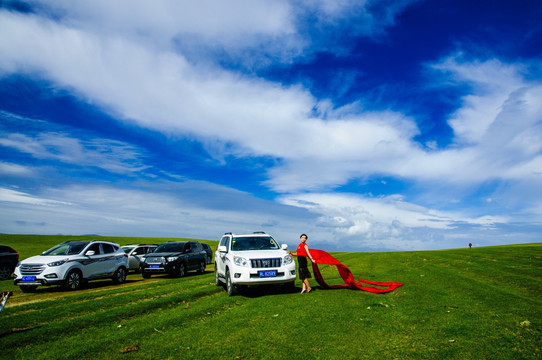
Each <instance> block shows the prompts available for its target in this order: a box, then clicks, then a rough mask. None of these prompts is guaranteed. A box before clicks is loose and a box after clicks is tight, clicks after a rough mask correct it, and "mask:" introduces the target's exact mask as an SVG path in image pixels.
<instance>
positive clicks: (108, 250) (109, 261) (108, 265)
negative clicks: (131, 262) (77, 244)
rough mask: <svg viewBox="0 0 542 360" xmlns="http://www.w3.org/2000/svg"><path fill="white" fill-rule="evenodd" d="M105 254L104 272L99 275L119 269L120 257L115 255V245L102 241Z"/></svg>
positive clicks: (103, 258)
mask: <svg viewBox="0 0 542 360" xmlns="http://www.w3.org/2000/svg"><path fill="white" fill-rule="evenodd" d="M101 245H102V251H103V255H102V258H101V262H102V268H103V272H101V273H100V274H99V275H100V276H101V275H111V274H113V273H114V272H115V270H117V265H118V258H117V256H116V255H115V250H116V249H115V247H114V246H113V245H111V244H107V243H102V244H101Z"/></svg>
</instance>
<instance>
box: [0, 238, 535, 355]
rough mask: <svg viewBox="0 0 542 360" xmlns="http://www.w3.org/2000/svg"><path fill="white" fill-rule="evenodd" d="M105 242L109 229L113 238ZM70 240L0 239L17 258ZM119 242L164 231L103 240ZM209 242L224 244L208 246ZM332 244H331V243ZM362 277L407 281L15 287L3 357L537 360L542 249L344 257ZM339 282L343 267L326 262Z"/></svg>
mask: <svg viewBox="0 0 542 360" xmlns="http://www.w3.org/2000/svg"><path fill="white" fill-rule="evenodd" d="M105 238H106V237H102V239H105ZM67 239H68V238H67V237H63V238H59V237H58V236H57V237H48V236H47V237H45V236H13V235H0V243H2V244H7V245H10V246H12V247H14V248H15V249H17V250H18V251H19V253H20V254H21V258H25V257H28V256H31V255H35V254H37V253H40V252H41V251H43V250H46V249H47V248H49V247H51V246H52V245H54V244H56V243H58V242H61V241H64V240H67ZM107 239H111V240H113V241H116V242H118V243H120V244H121V245H123V244H127V243H135V242H150V243H155V242H162V241H164V239H135V238H107ZM206 242H208V243H209V244H211V245H212V246H213V248H214V247H215V246H216V242H212V241H206ZM324 250H325V249H324ZM334 255H335V256H336V257H337V258H338V259H339V260H340V261H341V262H343V264H345V265H347V266H348V267H349V268H350V269H351V270H352V272H353V274H354V276H356V277H360V278H365V279H368V280H375V281H400V282H403V283H404V286H403V287H400V288H398V289H397V290H395V291H393V292H391V293H388V294H383V295H377V294H372V293H367V292H362V291H355V290H349V289H341V290H323V289H319V288H318V286H317V284H316V283H315V282H314V279H312V281H311V283H312V284H313V285H314V286H315V288H316V291H315V292H314V293H310V294H302V295H300V294H299V293H298V291H299V290H300V286H301V285H300V282H299V281H298V282H297V286H298V288H297V289H296V291H295V292H290V293H287V292H284V291H283V290H282V289H279V288H266V289H263V288H259V289H249V290H248V291H245V292H244V293H243V294H242V295H240V296H235V297H229V296H228V295H227V294H226V292H225V291H224V289H222V288H221V287H217V286H215V285H214V273H213V267H212V266H211V267H209V268H208V269H207V272H206V273H205V274H204V275H197V274H196V273H190V274H189V276H187V277H185V278H170V277H167V276H155V277H153V278H151V279H149V280H143V279H142V278H141V275H137V274H132V275H129V277H128V281H127V282H126V283H125V284H123V285H120V286H114V285H113V284H112V282H111V281H105V280H104V281H97V282H91V283H89V284H88V285H87V287H85V288H84V289H83V290H80V291H77V292H66V291H64V290H62V289H61V288H59V287H42V288H38V290H37V292H36V293H33V294H24V293H22V292H21V291H20V290H19V289H18V288H17V287H15V286H14V285H13V282H12V281H2V282H0V290H2V291H13V293H14V294H13V296H12V297H11V298H10V300H9V301H8V304H7V306H6V308H5V310H4V311H3V312H2V313H0V349H1V351H0V358H2V359H73V358H78V359H86V358H89V359H90V358H108V359H178V358H189V359H190V358H194V359H205V358H219V359H306V358H316V359H363V358H367V359H440V358H448V359H540V358H542V353H541V349H540V344H541V343H542V341H541V340H542V310H541V309H542V244H529V245H514V246H499V247H485V248H473V249H457V250H442V251H417V252H390V253H335V254H334ZM321 269H322V274H323V275H324V277H325V279H326V280H328V283H330V284H339V283H340V282H341V281H340V278H339V276H338V274H337V271H336V270H335V267H330V266H327V267H322V268H321Z"/></svg>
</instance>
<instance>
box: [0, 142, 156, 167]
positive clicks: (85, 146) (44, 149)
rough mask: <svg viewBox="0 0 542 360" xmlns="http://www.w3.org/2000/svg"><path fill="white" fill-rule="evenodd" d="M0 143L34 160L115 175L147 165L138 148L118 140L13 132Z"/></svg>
mask: <svg viewBox="0 0 542 360" xmlns="http://www.w3.org/2000/svg"><path fill="white" fill-rule="evenodd" d="M0 145H1V146H5V147H10V148H13V149H17V150H19V151H21V152H24V153H28V154H30V155H32V156H33V157H34V158H36V159H52V160H57V161H61V162H64V163H69V164H77V165H78V166H93V167H98V168H102V169H105V170H107V171H110V172H113V173H118V174H129V173H134V172H139V171H142V170H144V169H145V168H147V166H145V165H142V162H141V160H140V159H139V158H140V157H141V155H140V153H139V150H138V149H136V148H135V147H133V146H131V145H129V144H126V143H123V142H120V141H112V140H106V139H92V140H86V141H84V140H80V139H77V138H73V137H70V136H67V135H66V134H61V133H40V134H37V135H35V136H32V137H30V136H28V135H25V134H18V133H14V134H9V135H7V136H6V137H4V138H0Z"/></svg>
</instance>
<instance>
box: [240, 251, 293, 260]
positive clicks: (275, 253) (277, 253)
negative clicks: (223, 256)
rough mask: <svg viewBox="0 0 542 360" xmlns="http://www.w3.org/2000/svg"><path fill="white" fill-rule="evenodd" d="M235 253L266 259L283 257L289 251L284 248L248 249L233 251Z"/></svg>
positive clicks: (249, 257)
mask: <svg viewBox="0 0 542 360" xmlns="http://www.w3.org/2000/svg"><path fill="white" fill-rule="evenodd" d="M231 253H232V254H233V255H236V256H241V257H244V258H247V259H266V258H279V257H280V258H282V257H284V256H286V254H287V252H286V251H284V250H281V249H279V250H246V251H232V252H231Z"/></svg>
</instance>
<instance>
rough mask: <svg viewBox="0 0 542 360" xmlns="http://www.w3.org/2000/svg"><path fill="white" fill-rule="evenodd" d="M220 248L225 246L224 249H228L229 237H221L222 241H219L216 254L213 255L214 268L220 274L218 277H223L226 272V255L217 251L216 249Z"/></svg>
mask: <svg viewBox="0 0 542 360" xmlns="http://www.w3.org/2000/svg"><path fill="white" fill-rule="evenodd" d="M221 246H225V247H226V249H229V247H230V237H229V236H223V237H222V239H220V243H219V244H218V247H217V250H216V253H215V266H216V270H217V271H218V273H219V274H220V276H224V274H225V272H226V264H225V262H226V254H227V252H225V253H223V252H220V251H218V249H219V248H220V247H221Z"/></svg>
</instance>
